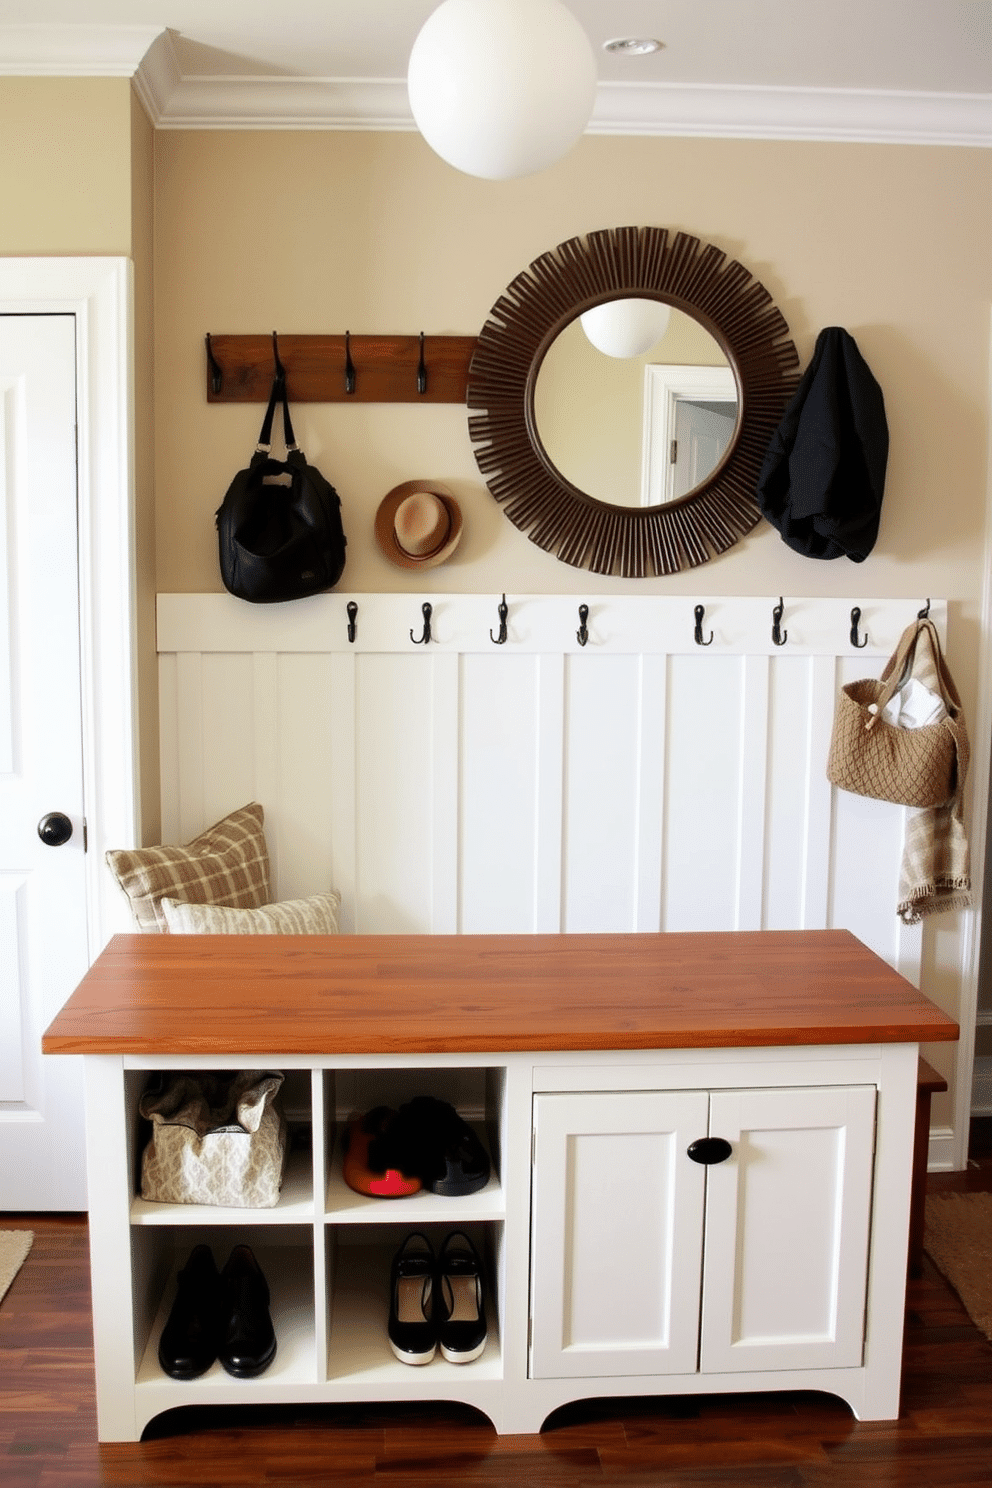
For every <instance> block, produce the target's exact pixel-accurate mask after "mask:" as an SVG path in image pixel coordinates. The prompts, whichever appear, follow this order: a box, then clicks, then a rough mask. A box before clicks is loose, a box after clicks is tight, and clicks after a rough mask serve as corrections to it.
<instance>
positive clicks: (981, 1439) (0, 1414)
mask: <svg viewBox="0 0 992 1488" xmlns="http://www.w3.org/2000/svg"><path fill="white" fill-rule="evenodd" d="M930 1182H931V1187H932V1189H934V1190H937V1189H940V1190H945V1191H946V1190H947V1189H954V1188H957V1189H966V1188H972V1189H975V1188H984V1189H992V1160H989V1159H983V1160H982V1161H981V1162H979V1163H977V1164H975V1165H973V1166H972V1167H971V1168H969V1170H968V1172H966V1173H963V1174H941V1175H934V1176H932V1177H931V1180H930ZM18 1226H23V1227H25V1228H29V1229H33V1230H34V1232H35V1243H34V1246H33V1248H32V1251H31V1254H30V1256H29V1257H28V1259H27V1261H26V1263H25V1265H24V1267H23V1269H22V1270H21V1272H20V1273H19V1274H18V1276H17V1277H16V1278H15V1280H14V1283H13V1285H12V1287H11V1289H10V1291H9V1292H8V1293H7V1296H6V1297H5V1298H4V1300H3V1302H2V1303H0V1484H2V1485H3V1488H91V1485H104V1488H324V1485H329V1488H338V1485H340V1488H345V1485H348V1488H350V1485H355V1488H373V1485H375V1488H386V1485H388V1488H438V1485H439V1484H443V1485H444V1488H470V1485H473V1488H475V1485H485V1484H489V1483H491V1484H500V1485H502V1484H512V1485H516V1484H520V1485H525V1488H593V1485H609V1484H615V1485H645V1488H648V1485H650V1488H716V1485H723V1488H731V1485H733V1488H827V1485H829V1488H902V1485H906V1488H972V1485H979V1484H982V1485H989V1484H992V1343H990V1342H989V1341H988V1340H987V1339H986V1338H985V1337H984V1335H983V1334H981V1333H980V1332H979V1331H978V1329H977V1328H975V1327H974V1325H973V1324H972V1323H971V1322H970V1320H969V1318H968V1315H967V1313H966V1312H965V1311H964V1309H963V1307H962V1306H961V1304H960V1302H959V1301H958V1299H957V1297H956V1295H955V1294H954V1292H953V1291H952V1290H951V1288H950V1287H949V1286H948V1285H947V1283H946V1282H945V1281H944V1280H943V1278H942V1277H941V1276H940V1274H939V1272H937V1271H936V1269H935V1268H934V1267H933V1265H932V1264H931V1263H930V1261H929V1259H927V1260H926V1261H925V1264H924V1274H923V1276H922V1277H921V1278H919V1279H918V1280H915V1281H911V1282H910V1285H909V1293H908V1298H907V1315H906V1343H905V1353H904V1374H903V1404H902V1414H901V1416H900V1418H899V1420H898V1421H881V1422H864V1423H860V1422H858V1421H855V1420H854V1418H853V1417H852V1415H851V1413H850V1411H849V1410H848V1408H847V1406H845V1405H844V1404H843V1403H842V1402H840V1401H838V1400H835V1399H833V1398H832V1397H831V1396H827V1395H817V1394H812V1393H798V1392H790V1393H781V1394H774V1395H734V1396H719V1395H712V1396H694V1397H682V1398H678V1397H676V1398H674V1399H673V1398H667V1399H660V1398H653V1399H646V1400H645V1399H627V1400H614V1401H593V1402H587V1403H583V1404H576V1405H571V1406H567V1407H565V1408H564V1409H562V1410H560V1411H558V1412H556V1414H555V1415H554V1416H553V1417H552V1418H551V1420H550V1421H549V1422H548V1423H547V1425H546V1426H545V1429H544V1431H543V1432H542V1433H541V1434H540V1435H539V1436H506V1437H499V1436H497V1435H496V1433H495V1432H494V1431H493V1429H492V1427H491V1426H490V1424H489V1423H488V1421H486V1420H485V1419H484V1418H482V1417H480V1416H478V1415H477V1414H476V1413H475V1412H473V1411H471V1410H469V1409H468V1408H466V1407H455V1406H450V1407H449V1406H432V1407H426V1406H391V1407H389V1406H382V1405H377V1406H360V1407H354V1406H347V1407H345V1406H341V1407H326V1406H325V1407H319V1408H318V1407H312V1408H297V1407H280V1408H278V1409H275V1408H271V1409H263V1410H254V1411H252V1412H251V1414H250V1416H249V1415H248V1414H247V1413H245V1412H243V1411H238V1410H225V1409H212V1410H209V1411H208V1410H197V1411H193V1410H187V1411H176V1412H173V1413H171V1414H170V1415H169V1416H167V1417H161V1418H159V1419H158V1420H156V1421H153V1422H152V1424H151V1426H150V1427H149V1430H148V1432H147V1433H146V1439H145V1440H144V1441H143V1442H141V1443H139V1444H137V1445H120V1444H113V1445H106V1446H100V1445H99V1444H98V1443H97V1440H96V1416H95V1410H94V1403H93V1353H92V1330H91V1323H90V1311H89V1269H88V1267H89V1258H88V1246H87V1232H86V1223H85V1217H84V1216H79V1215H8V1216H0V1227H2V1228H7V1229H12V1228H16V1227H18Z"/></svg>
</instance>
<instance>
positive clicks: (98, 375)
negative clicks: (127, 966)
mask: <svg viewBox="0 0 992 1488" xmlns="http://www.w3.org/2000/svg"><path fill="white" fill-rule="evenodd" d="M132 300H133V291H132V275H131V265H130V262H129V260H128V259H126V258H122V257H113V258H111V257H106V258H0V313H5V314H14V315H33V314H34V315H53V314H71V315H74V316H75V319H76V410H77V429H76V447H77V456H76V468H77V504H78V542H79V644H80V680H81V695H82V727H83V800H84V803H85V812H86V823H87V839H88V840H87V852H86V901H87V902H86V922H87V935H88V940H89V959H90V961H92V960H93V959H94V958H95V956H96V955H97V954H98V952H99V951H100V950H101V949H102V948H103V946H104V945H105V944H106V942H107V940H109V938H110V936H111V935H112V934H114V933H115V932H116V931H119V930H126V929H127V928H128V923H127V920H126V916H124V915H123V914H122V909H121V903H120V898H121V896H120V894H119V893H118V891H117V889H116V885H115V884H114V883H113V881H112V879H111V877H110V874H109V873H108V872H107V869H106V866H105V863H104V852H105V850H106V849H107V848H108V847H132V846H135V845H136V844H137V843H138V841H139V840H140V838H139V830H140V821H139V801H138V791H137V780H138V755H137V748H138V728H137V711H136V710H137V682H136V679H137V629H136V594H135V541H134V501H133V491H134V439H133V426H134V418H133V402H134V394H133V379H132V346H133V304H132Z"/></svg>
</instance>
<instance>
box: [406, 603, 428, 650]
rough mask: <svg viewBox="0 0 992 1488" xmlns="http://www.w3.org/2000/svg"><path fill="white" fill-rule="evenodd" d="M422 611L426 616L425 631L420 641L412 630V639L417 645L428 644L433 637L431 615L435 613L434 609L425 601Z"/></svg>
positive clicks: (421, 607)
mask: <svg viewBox="0 0 992 1488" xmlns="http://www.w3.org/2000/svg"><path fill="white" fill-rule="evenodd" d="M420 613H421V614H422V615H423V617H424V633H423V635H422V636H421V637H420V639H419V641H418V639H417V637H416V636H415V635H414V633H413V631H412V630H411V632H410V639H411V641H412V642H413V644H414V645H415V646H426V645H429V643H430V639H431V615H432V614H433V609H432V607H431V606H430V605H429V604H427V603H424V604H422V605H421V606H420Z"/></svg>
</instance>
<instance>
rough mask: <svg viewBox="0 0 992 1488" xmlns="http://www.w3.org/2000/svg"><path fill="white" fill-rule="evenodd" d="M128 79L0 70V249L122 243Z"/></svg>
mask: <svg viewBox="0 0 992 1488" xmlns="http://www.w3.org/2000/svg"><path fill="white" fill-rule="evenodd" d="M130 163H131V84H130V82H129V81H128V79H127V78H20V77H9V78H0V203H2V210H0V253H3V254H6V255H11V256H12V255H15V254H23V255H32V256H34V255H43V254H61V253H67V254H74V253H80V254H101V253H107V254H126V253H129V252H130V250H131V173H130Z"/></svg>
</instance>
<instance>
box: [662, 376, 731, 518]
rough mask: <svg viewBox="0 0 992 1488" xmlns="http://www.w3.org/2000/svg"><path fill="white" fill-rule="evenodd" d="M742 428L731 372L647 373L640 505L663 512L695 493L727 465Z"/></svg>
mask: <svg viewBox="0 0 992 1488" xmlns="http://www.w3.org/2000/svg"><path fill="white" fill-rule="evenodd" d="M737 424H738V402H737V384H736V382H735V380H734V374H733V372H732V371H731V370H730V368H729V367H727V366H723V367H709V366H669V365H662V364H660V363H657V362H651V363H649V364H648V365H647V366H646V367H645V368H644V434H643V455H642V461H641V505H642V506H661V505H664V504H665V503H666V502H669V501H678V500H679V499H680V497H682V496H686V495H688V493H689V492H690V491H692V490H695V488H696V487H697V486H699V485H700V484H701V483H702V482H703V481H705V480H706V478H707V477H708V476H709V475H711V474H712V473H713V471H714V470H715V469H716V467H717V465H719V463H720V461H721V460H722V459H723V456H724V454H725V453H726V451H727V447H728V446H729V444H730V442H731V440H732V439H733V436H734V431H735V429H736V428H737Z"/></svg>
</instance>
